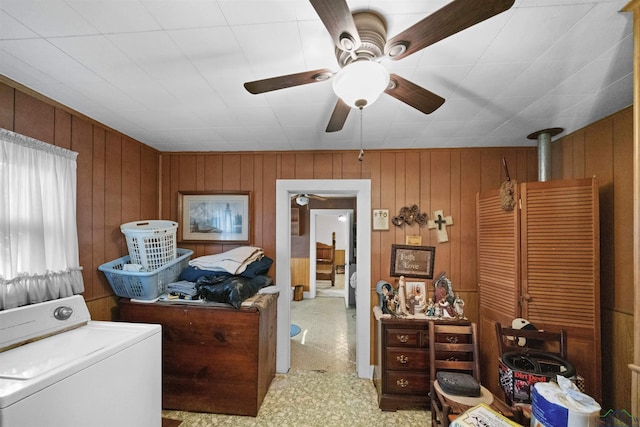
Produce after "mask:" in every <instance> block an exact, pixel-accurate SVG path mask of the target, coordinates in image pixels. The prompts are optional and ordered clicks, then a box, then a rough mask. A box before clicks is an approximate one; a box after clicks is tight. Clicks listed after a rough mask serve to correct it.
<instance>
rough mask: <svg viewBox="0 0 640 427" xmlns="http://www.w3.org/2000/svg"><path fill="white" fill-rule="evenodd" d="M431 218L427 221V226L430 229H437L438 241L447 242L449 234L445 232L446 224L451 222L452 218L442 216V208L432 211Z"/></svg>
mask: <svg viewBox="0 0 640 427" xmlns="http://www.w3.org/2000/svg"><path fill="white" fill-rule="evenodd" d="M433 218H434V219H430V220H429V221H428V222H427V226H428V227H429V228H430V229H434V228H435V229H437V230H436V232H437V235H438V243H443V242H448V241H449V235H448V234H447V225H452V224H453V218H451V216H444V214H443V213H442V210H437V211H433Z"/></svg>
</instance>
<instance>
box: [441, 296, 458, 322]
mask: <svg viewBox="0 0 640 427" xmlns="http://www.w3.org/2000/svg"><path fill="white" fill-rule="evenodd" d="M438 306H439V307H440V313H441V314H440V316H442V317H448V318H449V317H456V314H455V311H454V310H453V307H451V304H449V301H447V299H446V298H442V299H441V300H440V301H438Z"/></svg>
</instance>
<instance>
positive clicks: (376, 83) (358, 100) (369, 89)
mask: <svg viewBox="0 0 640 427" xmlns="http://www.w3.org/2000/svg"><path fill="white" fill-rule="evenodd" d="M388 85H389V72H388V71H387V69H386V68H385V67H384V66H382V64H380V63H379V62H375V61H369V60H360V61H356V62H352V63H350V64H348V65H346V66H345V67H344V68H343V69H342V70H340V71H338V74H336V76H335V78H334V79H333V91H334V92H335V93H336V95H338V97H339V98H340V99H342V101H343V102H344V103H345V104H347V105H348V106H350V107H353V108H363V106H362V100H364V101H365V104H364V107H368V106H369V105H371V104H373V103H374V102H375V101H376V100H377V99H378V97H379V96H380V95H381V94H382V92H384V91H385V89H386V88H387V86H388Z"/></svg>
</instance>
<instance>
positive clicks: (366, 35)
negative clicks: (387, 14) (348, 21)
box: [336, 12, 387, 67]
mask: <svg viewBox="0 0 640 427" xmlns="http://www.w3.org/2000/svg"><path fill="white" fill-rule="evenodd" d="M353 20H354V21H355V24H356V28H358V34H360V42H361V43H360V46H359V47H358V48H357V49H356V50H355V54H354V55H352V54H351V52H349V51H346V50H342V49H340V48H338V47H336V59H337V60H338V64H340V67H344V66H346V65H349V64H350V63H352V62H353V61H357V60H362V59H368V60H375V59H378V58H381V57H382V56H383V55H384V45H385V44H386V43H387V26H386V24H385V21H384V19H383V18H382V17H381V16H380V15H378V14H377V13H373V12H356V13H354V14H353Z"/></svg>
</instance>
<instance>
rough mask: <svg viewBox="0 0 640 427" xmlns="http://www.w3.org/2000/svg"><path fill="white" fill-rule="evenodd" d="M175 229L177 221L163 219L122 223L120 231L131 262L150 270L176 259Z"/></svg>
mask: <svg viewBox="0 0 640 427" xmlns="http://www.w3.org/2000/svg"><path fill="white" fill-rule="evenodd" d="M177 229H178V223H177V222H174V221H164V220H148V221H134V222H128V223H126V224H122V225H121V226H120V231H122V234H124V236H125V237H126V239H127V248H128V249H129V256H130V257H131V264H140V265H142V266H143V267H144V268H145V269H146V270H147V271H152V270H156V269H158V268H160V267H162V266H163V265H165V264H167V263H169V262H171V261H173V260H174V259H176V230H177Z"/></svg>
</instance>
